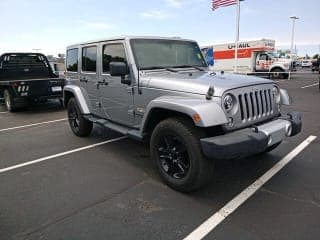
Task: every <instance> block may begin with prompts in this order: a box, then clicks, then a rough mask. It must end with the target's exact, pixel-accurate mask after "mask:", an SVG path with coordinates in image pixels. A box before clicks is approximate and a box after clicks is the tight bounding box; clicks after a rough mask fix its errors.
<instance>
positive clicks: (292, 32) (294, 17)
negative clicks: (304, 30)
mask: <svg viewBox="0 0 320 240" xmlns="http://www.w3.org/2000/svg"><path fill="white" fill-rule="evenodd" d="M290 18H291V19H292V31H291V48H290V58H291V59H292V52H293V41H294V25H295V23H296V20H297V19H299V18H298V17H296V16H291V17H290Z"/></svg>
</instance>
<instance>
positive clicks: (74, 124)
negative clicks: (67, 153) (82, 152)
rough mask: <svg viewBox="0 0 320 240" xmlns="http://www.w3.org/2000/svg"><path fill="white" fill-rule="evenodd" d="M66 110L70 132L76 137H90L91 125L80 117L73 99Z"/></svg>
mask: <svg viewBox="0 0 320 240" xmlns="http://www.w3.org/2000/svg"><path fill="white" fill-rule="evenodd" d="M67 108H68V120H69V125H70V127H71V130H72V132H73V133H74V134H75V135H77V136H78V137H85V136H88V135H90V133H91V131H92V127H93V123H92V122H90V121H88V120H86V119H85V118H84V117H83V116H82V114H81V112H80V109H79V106H78V104H77V102H76V100H75V98H70V100H69V102H68V106H67Z"/></svg>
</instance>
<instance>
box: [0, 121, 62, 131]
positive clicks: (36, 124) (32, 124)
mask: <svg viewBox="0 0 320 240" xmlns="http://www.w3.org/2000/svg"><path fill="white" fill-rule="evenodd" d="M66 120H67V118H61V119H57V120H52V121H47V122H39V123H31V124H27V125H22V126H16V127H10V128H3V129H0V132H6V131H10V130H16V129H20V128H27V127H33V126H39V125H43V124H49V123H55V122H62V121H66Z"/></svg>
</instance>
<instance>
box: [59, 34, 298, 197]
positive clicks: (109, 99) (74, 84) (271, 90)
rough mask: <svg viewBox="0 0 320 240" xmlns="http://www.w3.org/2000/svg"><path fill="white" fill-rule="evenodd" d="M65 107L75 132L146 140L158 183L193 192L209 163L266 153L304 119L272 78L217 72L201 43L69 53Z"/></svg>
mask: <svg viewBox="0 0 320 240" xmlns="http://www.w3.org/2000/svg"><path fill="white" fill-rule="evenodd" d="M66 68H67V73H66V79H67V81H66V86H65V87H64V104H65V106H66V107H67V109H68V118H69V123H70V127H71V129H72V131H73V132H74V134H75V135H77V136H80V137H83V136H88V135H89V134H90V132H91V130H92V127H93V123H97V124H100V125H102V126H104V127H106V128H109V129H112V130H114V131H117V132H119V133H121V134H124V135H127V136H129V137H132V138H134V139H137V140H141V141H146V142H150V152H151V156H152V158H153V159H154V161H155V165H156V167H157V169H158V170H159V173H160V175H161V177H162V179H163V180H164V181H165V182H166V183H167V184H168V185H169V186H171V187H172V188H174V189H176V190H178V191H183V192H190V191H193V190H196V189H198V188H199V187H201V186H203V185H204V184H205V183H207V182H208V181H209V179H210V178H211V177H212V176H213V174H212V170H213V160H214V159H231V158H238V157H246V156H250V155H253V154H257V153H262V152H267V151H270V150H272V149H274V148H275V147H277V146H278V145H279V144H280V143H281V141H283V140H284V139H285V138H286V137H290V136H294V135H296V134H297V133H299V132H300V131H301V114H300V113H298V112H291V113H288V114H286V115H282V114H281V113H280V110H281V105H283V104H285V105H288V104H290V100H289V96H288V94H287V92H286V91H285V90H283V89H280V88H279V87H278V86H277V84H276V83H275V82H274V81H271V80H267V79H263V78H258V77H249V76H243V75H233V74H226V73H223V72H221V73H215V72H212V71H210V70H209V69H208V66H207V63H206V61H205V59H204V57H203V55H202V53H201V51H200V48H199V46H198V44H197V43H196V42H195V41H192V40H185V39H180V38H162V37H119V38H112V39H105V40H101V41H90V42H86V43H81V44H75V45H72V46H69V47H68V48H67V57H66Z"/></svg>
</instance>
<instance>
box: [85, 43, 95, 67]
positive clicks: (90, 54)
mask: <svg viewBox="0 0 320 240" xmlns="http://www.w3.org/2000/svg"><path fill="white" fill-rule="evenodd" d="M96 70H97V47H96V46H93V47H84V48H83V49H82V71H84V72H96Z"/></svg>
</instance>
